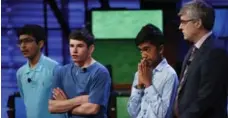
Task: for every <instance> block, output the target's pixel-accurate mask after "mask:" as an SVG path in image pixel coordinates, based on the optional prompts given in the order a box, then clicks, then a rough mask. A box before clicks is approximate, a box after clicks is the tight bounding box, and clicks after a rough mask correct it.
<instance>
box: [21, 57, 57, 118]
mask: <svg viewBox="0 0 228 118" xmlns="http://www.w3.org/2000/svg"><path fill="white" fill-rule="evenodd" d="M57 65H58V63H57V62H56V61H54V60H52V59H50V58H48V57H46V56H44V55H41V57H40V59H39V62H38V64H37V65H36V66H35V67H34V68H30V67H29V63H28V62H27V63H26V64H25V65H23V66H22V67H20V68H19V69H18V71H17V84H18V88H19V91H20V95H21V97H22V98H23V100H24V103H25V108H26V116H27V118H56V117H59V116H60V115H59V114H51V113H49V111H48V99H49V96H50V95H51V84H52V78H53V71H54V69H55V67H56V66H57Z"/></svg>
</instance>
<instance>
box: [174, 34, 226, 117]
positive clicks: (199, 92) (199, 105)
mask: <svg viewBox="0 0 228 118" xmlns="http://www.w3.org/2000/svg"><path fill="white" fill-rule="evenodd" d="M215 41H216V42H215ZM218 41H219V40H215V39H213V35H211V36H209V37H208V38H207V39H206V40H205V41H204V43H203V44H202V45H201V47H200V48H199V50H198V51H197V52H196V54H195V56H194V59H193V60H192V62H191V64H190V65H189V68H188V71H187V75H186V79H185V81H184V85H183V87H182V89H181V90H180V93H179V99H178V109H179V116H180V118H226V105H227V102H226V101H227V92H226V80H227V77H228V69H227V68H228V64H227V61H228V60H227V56H226V52H225V50H223V49H222V46H224V43H218ZM216 44H222V45H216ZM188 56H189V53H188V54H187V55H186V57H185V60H184V62H183V65H182V72H181V73H182V75H183V71H184V68H185V66H186V64H187V57H188Z"/></svg>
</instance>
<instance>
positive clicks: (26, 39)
mask: <svg viewBox="0 0 228 118" xmlns="http://www.w3.org/2000/svg"><path fill="white" fill-rule="evenodd" d="M43 45H44V42H43V41H40V42H38V43H37V42H36V39H35V38H34V37H33V36H31V35H26V34H24V35H20V36H19V39H18V46H19V47H20V50H21V52H22V54H23V56H24V57H25V58H30V59H32V58H34V57H35V56H36V55H37V54H38V53H39V52H40V50H41V48H42V47H43Z"/></svg>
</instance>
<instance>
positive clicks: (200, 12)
mask: <svg viewBox="0 0 228 118" xmlns="http://www.w3.org/2000/svg"><path fill="white" fill-rule="evenodd" d="M178 15H179V16H182V15H188V16H189V17H190V18H191V19H193V20H198V19H201V20H202V24H203V27H204V28H205V29H207V30H209V31H210V30H212V28H213V26H214V20H215V11H214V9H213V7H212V6H211V5H209V4H208V3H206V2H205V1H202V0H193V1H190V2H187V3H185V4H184V6H183V7H182V8H181V10H180V12H179V13H178Z"/></svg>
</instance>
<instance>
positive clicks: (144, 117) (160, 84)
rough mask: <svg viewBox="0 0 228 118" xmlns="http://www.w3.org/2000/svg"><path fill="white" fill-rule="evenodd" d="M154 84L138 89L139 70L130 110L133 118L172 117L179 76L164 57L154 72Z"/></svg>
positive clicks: (129, 105) (129, 104) (129, 103)
mask: <svg viewBox="0 0 228 118" xmlns="http://www.w3.org/2000/svg"><path fill="white" fill-rule="evenodd" d="M151 79H152V85H151V86H150V87H148V88H145V89H136V88H135V87H134V86H135V85H137V83H138V72H136V74H135V78H134V82H133V84H132V92H131V96H130V98H129V101H128V112H129V114H130V116H131V117H132V118H170V117H171V115H172V107H173V104H174V99H175V96H176V91H177V86H178V77H177V75H176V72H175V71H174V69H173V68H172V67H171V66H170V65H169V64H168V63H167V61H166V59H165V58H164V59H163V60H162V61H161V62H160V63H159V64H158V66H157V67H156V68H155V69H154V70H153V72H152V78H151Z"/></svg>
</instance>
